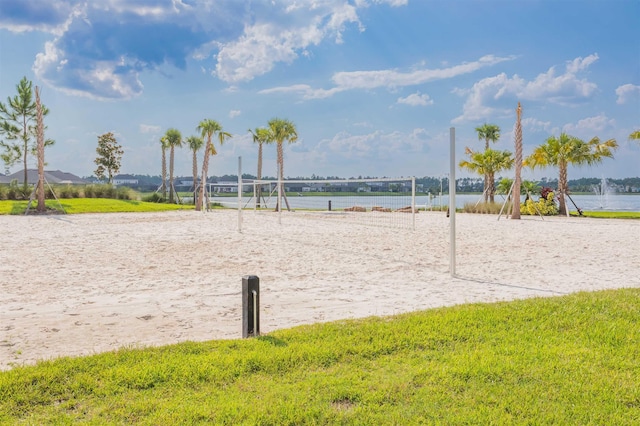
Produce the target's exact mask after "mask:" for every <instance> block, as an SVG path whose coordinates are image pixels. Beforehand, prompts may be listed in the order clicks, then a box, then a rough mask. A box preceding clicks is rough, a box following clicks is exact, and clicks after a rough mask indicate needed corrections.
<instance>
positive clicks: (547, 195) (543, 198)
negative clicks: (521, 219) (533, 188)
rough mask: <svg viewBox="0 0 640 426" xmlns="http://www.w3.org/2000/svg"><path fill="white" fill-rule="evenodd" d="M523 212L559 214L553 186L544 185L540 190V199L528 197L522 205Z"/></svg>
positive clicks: (545, 214) (548, 214)
mask: <svg viewBox="0 0 640 426" xmlns="http://www.w3.org/2000/svg"><path fill="white" fill-rule="evenodd" d="M520 212H521V213H522V214H529V215H535V214H541V215H543V216H554V215H557V214H558V206H557V204H556V202H555V193H554V192H553V190H552V189H551V188H548V187H544V188H542V190H540V198H539V199H538V201H533V200H532V199H530V198H529V199H527V200H526V201H525V202H524V203H523V204H521V205H520Z"/></svg>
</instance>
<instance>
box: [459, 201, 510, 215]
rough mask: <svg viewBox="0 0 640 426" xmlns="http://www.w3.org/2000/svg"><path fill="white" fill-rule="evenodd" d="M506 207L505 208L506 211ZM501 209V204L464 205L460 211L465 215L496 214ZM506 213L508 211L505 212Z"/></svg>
mask: <svg viewBox="0 0 640 426" xmlns="http://www.w3.org/2000/svg"><path fill="white" fill-rule="evenodd" d="M506 208H507V207H505V209H506ZM500 209H502V203H490V202H487V203H485V202H481V203H465V205H464V207H463V209H462V211H463V212H465V213H482V214H498V213H500ZM505 211H508V210H505Z"/></svg>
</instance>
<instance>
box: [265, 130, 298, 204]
mask: <svg viewBox="0 0 640 426" xmlns="http://www.w3.org/2000/svg"><path fill="white" fill-rule="evenodd" d="M268 124H269V139H270V140H271V141H275V142H276V144H277V147H278V181H280V182H282V180H283V179H284V155H283V153H282V144H283V143H284V141H289V143H294V142H295V141H297V140H298V132H297V130H296V126H295V125H294V124H293V123H292V122H291V121H289V120H286V119H283V118H272V119H271V120H269V123H268ZM280 191H281V193H284V188H283V187H280ZM280 201H281V200H280V199H278V203H277V204H276V210H277V211H279V210H280V208H281V206H280ZM285 201H286V195H285ZM287 204H288V201H287Z"/></svg>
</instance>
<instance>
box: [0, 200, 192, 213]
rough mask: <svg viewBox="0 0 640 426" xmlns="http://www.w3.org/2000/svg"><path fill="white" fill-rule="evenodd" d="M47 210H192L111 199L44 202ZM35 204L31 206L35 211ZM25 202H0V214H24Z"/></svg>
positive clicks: (160, 204)
mask: <svg viewBox="0 0 640 426" xmlns="http://www.w3.org/2000/svg"><path fill="white" fill-rule="evenodd" d="M45 204H46V205H47V208H51V209H57V210H59V209H60V206H62V208H63V209H64V212H66V213H70V214H71V213H126V212H155V211H167V210H193V208H194V207H193V206H190V205H179V204H168V203H147V202H144V201H135V200H115V199H112V198H64V199H61V200H60V203H58V201H56V200H46V202H45ZM36 205H37V203H36V202H34V203H33V204H32V205H31V209H32V210H34V211H35V207H36ZM26 209H27V201H6V200H5V201H0V214H24V212H25V210H26Z"/></svg>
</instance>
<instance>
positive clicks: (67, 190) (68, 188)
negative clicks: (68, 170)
mask: <svg viewBox="0 0 640 426" xmlns="http://www.w3.org/2000/svg"><path fill="white" fill-rule="evenodd" d="M55 191H56V193H57V195H58V197H60V198H80V189H79V188H78V187H77V186H74V185H65V186H62V187H59V188H57V189H56V190H55Z"/></svg>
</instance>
